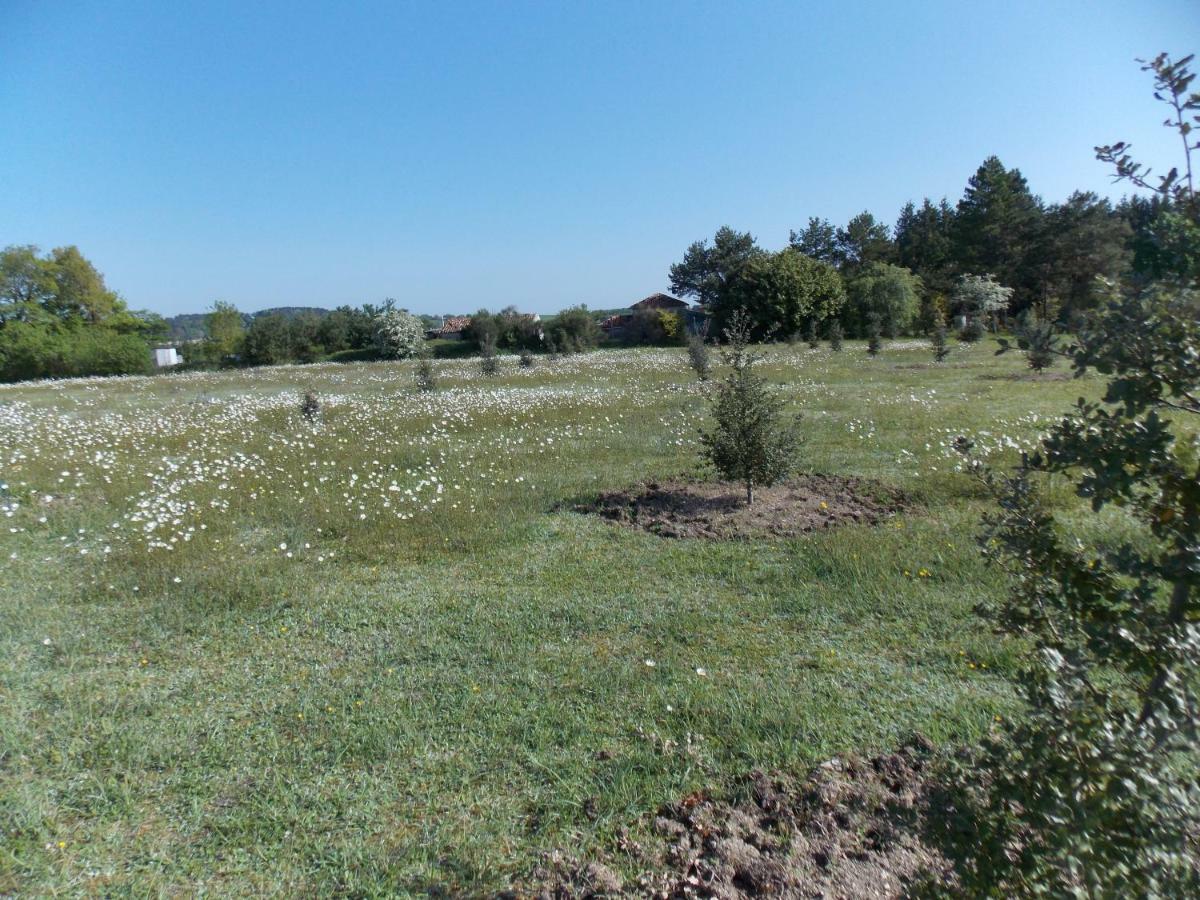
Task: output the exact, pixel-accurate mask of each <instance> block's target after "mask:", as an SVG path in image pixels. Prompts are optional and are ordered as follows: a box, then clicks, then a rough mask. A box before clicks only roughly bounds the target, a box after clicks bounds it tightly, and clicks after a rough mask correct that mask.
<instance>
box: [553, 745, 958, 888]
mask: <svg viewBox="0 0 1200 900" xmlns="http://www.w3.org/2000/svg"><path fill="white" fill-rule="evenodd" d="M933 758H934V757H933V747H932V745H931V744H930V743H929V742H928V741H927V740H926V739H924V738H921V737H917V738H914V739H913V740H911V741H910V742H909V743H907V744H906V745H905V746H904V747H902V748H901V749H900V750H899V751H898V752H896V753H890V754H886V755H883V756H878V757H875V758H874V759H871V760H862V759H859V758H857V757H844V758H837V759H833V760H830V761H829V762H826V763H824V764H823V765H821V766H819V767H817V768H816V769H815V770H814V771H813V772H812V773H811V774H810V775H809V777H808V778H807V779H805V780H803V781H799V782H798V781H795V780H793V779H789V778H788V777H787V776H768V775H765V774H763V773H761V772H754V773H752V774H751V775H750V776H748V777H747V779H746V781H745V784H744V785H743V789H742V790H741V791H739V792H738V793H741V794H744V795H746V799H744V800H741V801H737V802H731V801H726V800H715V799H712V798H710V797H707V796H706V795H704V794H694V795H692V796H690V797H686V798H684V799H682V800H680V801H679V802H677V803H674V804H672V805H670V806H668V807H666V808H664V809H662V810H660V811H659V814H658V815H657V816H656V817H655V818H654V820H653V830H654V832H655V833H656V834H657V835H658V837H659V839H660V840H659V841H658V842H657V843H658V846H656V847H655V848H651V849H646V848H642V847H639V846H637V845H631V843H630V842H629V841H628V840H627V839H626V840H623V841H622V842H621V843H622V844H623V845H624V846H622V847H621V848H620V849H621V850H622V852H624V853H626V854H627V855H628V856H631V857H632V858H633V859H634V860H635V861H636V863H638V864H640V865H643V866H644V867H645V869H644V871H643V874H641V875H640V876H639V877H638V878H637V879H636V882H633V883H626V882H623V881H622V880H621V879H620V878H618V877H617V876H616V875H615V874H614V871H613V869H612V868H610V867H609V866H607V865H605V864H604V863H601V862H596V861H593V862H589V863H586V864H576V865H574V866H569V865H566V864H565V862H564V860H563V859H562V858H561V857H556V858H555V859H554V861H552V862H551V864H550V865H549V867H548V868H547V869H546V870H544V871H543V872H541V873H539V874H540V877H539V880H538V883H537V884H536V885H535V886H533V887H532V890H530V893H532V894H533V895H535V896H538V897H542V898H562V897H596V896H641V897H664V898H675V897H715V898H741V897H757V896H774V897H824V898H831V900H832V898H846V900H850V898H856V900H857V898H891V897H901V896H904V894H905V892H906V890H907V889H908V888H909V887H910V886H912V885H913V884H914V883H916V882H921V883H923V884H924V885H926V886H931V885H940V886H941V888H942V889H944V890H945V891H946V892H949V891H952V889H953V886H954V879H953V872H952V867H951V866H950V864H949V862H948V861H947V860H946V858H945V857H944V856H942V855H941V854H940V853H939V852H938V851H937V850H936V849H934V848H932V847H930V846H928V845H927V844H925V843H923V842H922V840H921V838H920V830H919V828H918V823H919V819H920V817H921V816H922V815H923V814H924V813H925V810H926V809H927V807H928V805H929V802H930V801H929V797H930V796H931V794H932V793H933V792H934V785H933V784H932V782H931V778H930V776H931V773H932V768H933V766H932V760H933ZM939 892H940V891H939Z"/></svg>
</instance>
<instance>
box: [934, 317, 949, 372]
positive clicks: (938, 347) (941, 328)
mask: <svg viewBox="0 0 1200 900" xmlns="http://www.w3.org/2000/svg"><path fill="white" fill-rule="evenodd" d="M929 346H930V348H931V349H932V350H933V361H934V362H945V361H946V357H947V356H949V355H950V345H949V344H948V343H947V341H946V323H945V322H938V323H937V327H935V328H934V329H933V334H932V335H931V336H930V338H929Z"/></svg>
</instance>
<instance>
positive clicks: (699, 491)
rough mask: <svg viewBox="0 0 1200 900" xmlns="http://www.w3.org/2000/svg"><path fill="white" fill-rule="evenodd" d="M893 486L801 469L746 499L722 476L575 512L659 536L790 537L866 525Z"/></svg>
mask: <svg viewBox="0 0 1200 900" xmlns="http://www.w3.org/2000/svg"><path fill="white" fill-rule="evenodd" d="M906 505H907V503H906V502H905V498H904V496H903V494H901V492H900V491H898V490H896V489H895V488H891V487H888V486H886V485H884V484H881V483H879V482H875V481H870V480H868V479H864V478H846V477H841V476H837V475H805V476H802V477H799V478H796V479H793V480H791V481H789V482H787V483H786V484H781V485H776V486H775V487H771V488H759V489H757V490H756V491H755V494H754V505H753V506H747V505H746V499H745V495H744V493H743V491H742V489H741V488H740V487H739V486H736V485H732V484H729V483H718V484H712V483H706V482H683V481H673V482H666V483H655V482H652V483H649V484H646V485H643V486H640V487H637V488H634V489H631V490H626V491H614V492H610V493H605V494H601V495H600V496H599V497H598V498H597V499H596V500H595V502H592V503H587V504H580V505H578V506H576V507H575V510H576V511H577V512H583V513H592V514H595V515H599V516H603V517H604V518H606V519H610V520H612V521H614V522H617V523H619V524H621V525H626V526H629V527H631V528H640V529H642V530H644V531H650V532H653V533H654V534H657V535H661V536H662V537H680V538H748V537H760V536H763V535H773V536H776V537H791V536H795V535H799V534H806V533H808V532H811V531H817V530H820V529H824V528H836V527H837V526H839V525H847V524H867V525H872V524H875V523H876V522H879V521H881V520H883V519H886V518H888V517H889V516H892V515H894V514H895V513H896V512H898V511H900V510H901V509H903V508H905V506H906Z"/></svg>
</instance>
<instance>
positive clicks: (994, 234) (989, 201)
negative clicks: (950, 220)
mask: <svg viewBox="0 0 1200 900" xmlns="http://www.w3.org/2000/svg"><path fill="white" fill-rule="evenodd" d="M1041 231H1042V205H1041V201H1040V200H1039V199H1038V198H1037V197H1035V196H1034V195H1033V194H1032V193H1030V191H1029V185H1028V184H1027V183H1026V182H1025V178H1024V176H1023V175H1021V172H1020V171H1019V170H1018V169H1006V168H1005V167H1004V164H1003V163H1001V162H1000V160H999V159H997V158H996V157H995V156H989V157H988V158H987V159H986V160H984V162H983V165H981V166H980V167H979V169H978V170H977V171H976V172H975V174H974V175H972V176H971V179H970V181H969V182H968V183H967V188H966V191H965V192H964V193H963V197H962V199H961V200H960V201H959V202H958V209H957V212H956V213H955V216H954V244H955V256H956V257H957V261H958V265H959V268H960V271H964V272H991V273H992V274H994V275H995V276H996V277H997V278H998V279H999V280H1000V281H1001V282H1002V283H1004V284H1007V285H1011V286H1012V287H1013V288H1015V289H1016V292H1017V296H1016V311H1020V310H1021V309H1024V308H1025V307H1027V306H1028V305H1029V304H1030V303H1032V302H1033V300H1034V299H1035V298H1036V296H1037V294H1038V291H1037V275H1036V272H1035V271H1032V270H1031V268H1030V267H1029V265H1028V264H1029V263H1030V262H1031V253H1032V252H1033V250H1034V248H1035V246H1036V244H1037V241H1038V239H1039V237H1040V235H1041Z"/></svg>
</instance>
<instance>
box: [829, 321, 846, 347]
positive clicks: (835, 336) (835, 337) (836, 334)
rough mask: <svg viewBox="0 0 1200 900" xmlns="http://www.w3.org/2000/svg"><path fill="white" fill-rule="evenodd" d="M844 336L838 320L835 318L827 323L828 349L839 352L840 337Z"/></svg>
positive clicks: (840, 345)
mask: <svg viewBox="0 0 1200 900" xmlns="http://www.w3.org/2000/svg"><path fill="white" fill-rule="evenodd" d="M845 336H846V335H845V331H844V330H843V329H842V323H841V322H839V321H838V320H837V319H834V320H833V321H832V322H831V323H829V349H830V350H832V351H833V352H834V353H840V352H841V350H842V338H844V337H845Z"/></svg>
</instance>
